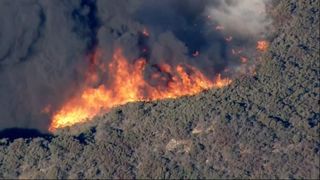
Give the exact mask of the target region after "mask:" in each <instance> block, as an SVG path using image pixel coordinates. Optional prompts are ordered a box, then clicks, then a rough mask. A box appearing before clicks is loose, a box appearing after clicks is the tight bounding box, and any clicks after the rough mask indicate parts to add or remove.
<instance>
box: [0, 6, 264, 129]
mask: <svg viewBox="0 0 320 180" xmlns="http://www.w3.org/2000/svg"><path fill="white" fill-rule="evenodd" d="M266 3H267V1H260V0H241V1H240V0H238V1H232V0H231V1H230V0H220V1H214V2H212V1H208V0H186V1H182V0H161V1H159V0H131V1H126V0H109V1H104V0H72V1H51V0H28V1H20V0H2V1H0V23H1V24H2V25H1V27H0V38H1V41H0V130H1V129H5V128H13V127H20V128H35V129H39V130H42V131H46V130H47V129H48V126H49V124H50V118H51V117H50V116H51V115H52V114H50V113H45V111H46V108H49V109H50V110H51V112H54V111H55V110H57V109H59V107H60V106H61V104H62V103H63V102H65V101H66V99H68V98H70V97H71V96H72V95H74V94H75V93H77V90H79V89H80V88H81V87H82V85H83V82H84V73H83V72H85V71H86V70H87V69H88V67H89V66H90V55H91V54H92V53H93V52H94V51H95V50H97V49H99V50H100V51H101V53H102V54H101V58H100V61H104V62H108V61H110V59H111V57H112V55H113V52H114V50H115V49H117V48H122V49H123V52H124V54H125V56H126V57H127V58H128V60H129V61H131V62H134V61H135V60H136V59H138V58H145V59H146V61H147V68H146V73H145V78H146V79H148V72H150V73H151V72H154V71H157V70H158V69H157V65H158V64H159V63H168V64H170V65H177V64H181V63H183V64H189V65H192V66H195V67H197V68H199V69H200V70H201V71H203V73H205V74H206V75H208V77H212V76H214V75H216V74H217V73H222V74H224V75H225V76H231V75H232V73H233V72H235V71H229V72H228V73H225V71H224V70H225V69H226V68H230V67H236V66H238V65H239V64H240V61H239V57H238V56H234V55H233V54H232V53H231V50H232V49H240V48H242V49H244V48H245V49H248V52H251V51H250V49H251V50H252V49H254V48H255V42H256V40H258V39H259V38H261V37H262V36H263V35H264V34H265V33H266V32H265V30H266V26H268V25H269V20H268V18H267V14H266V11H265V4H266ZM219 25H221V26H223V27H224V30H219V29H217V28H216V27H217V26H219ZM144 30H146V31H147V32H148V36H146V35H145V34H144V33H143V32H144ZM229 36H232V42H228V41H227V40H226V39H227V38H229ZM195 53H199V54H197V55H196V56H195V55H194V54H195ZM246 55H247V56H250V55H249V54H246ZM249 58H250V57H249ZM100 75H101V77H100V79H101V81H100V83H106V82H107V81H108V79H107V77H105V75H104V74H103V72H101V73H100ZM95 86H96V85H95ZM48 105H49V107H48Z"/></svg>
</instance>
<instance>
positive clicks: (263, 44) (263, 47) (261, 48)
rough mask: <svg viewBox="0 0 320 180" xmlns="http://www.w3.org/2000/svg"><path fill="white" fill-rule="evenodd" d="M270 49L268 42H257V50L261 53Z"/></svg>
mask: <svg viewBox="0 0 320 180" xmlns="http://www.w3.org/2000/svg"><path fill="white" fill-rule="evenodd" d="M268 48H269V43H268V41H265V40H261V41H258V42H257V50H259V51H261V52H266V51H267V50H268Z"/></svg>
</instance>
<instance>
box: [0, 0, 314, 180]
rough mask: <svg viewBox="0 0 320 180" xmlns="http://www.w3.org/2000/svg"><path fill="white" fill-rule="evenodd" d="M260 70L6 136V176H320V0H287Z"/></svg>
mask: <svg viewBox="0 0 320 180" xmlns="http://www.w3.org/2000/svg"><path fill="white" fill-rule="evenodd" d="M272 12H273V13H274V14H272V16H273V17H274V18H275V19H276V21H275V22H274V24H275V32H276V33H275V34H274V36H273V37H272V38H271V42H270V48H269V50H268V52H266V53H265V54H264V55H263V57H261V58H260V59H259V61H261V62H260V65H259V66H258V67H257V70H256V73H255V75H250V76H243V77H239V78H237V79H235V80H234V82H233V83H232V84H231V85H229V86H227V87H225V88H221V89H211V90H208V91H205V92H202V93H200V94H198V95H195V96H187V97H182V98H179V99H168V100H162V101H154V102H137V103H130V104H126V105H123V106H120V107H117V108H114V109H113V110H112V111H111V112H109V113H107V114H104V115H102V116H98V117H95V118H94V119H93V120H92V121H90V122H88V123H85V124H79V125H75V126H72V127H69V128H64V129H59V130H57V131H56V132H55V133H54V134H53V135H39V136H38V137H30V138H28V137H24V138H3V139H1V140H0V169H1V170H0V177H1V178H39V179H40V178H299V179H300V178H305V179H317V178H319V174H320V173H319V168H320V167H319V155H320V141H319V127H320V123H319V121H320V112H319V98H320V97H319V91H320V82H319V71H320V68H319V67H320V61H319V58H320V57H319V54H320V50H319V48H320V46H319V42H320V36H319V13H320V11H319V1H317V0H308V1H304V0H298V1H281V2H280V3H279V4H278V5H277V6H276V7H275V9H274V10H273V11H272Z"/></svg>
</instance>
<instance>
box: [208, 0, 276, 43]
mask: <svg viewBox="0 0 320 180" xmlns="http://www.w3.org/2000/svg"><path fill="white" fill-rule="evenodd" d="M267 2H268V0H241V1H240V0H222V1H219V3H216V4H215V5H214V6H211V7H209V8H208V10H207V12H208V14H209V15H210V16H211V17H212V20H214V21H216V22H218V23H219V24H220V25H222V26H224V27H225V28H226V31H227V32H229V33H231V34H235V33H236V34H238V35H242V36H245V37H246V38H250V37H252V36H253V37H257V36H262V35H264V34H265V33H266V30H267V29H268V27H270V24H271V20H270V18H269V17H268V16H267V12H266V3H267Z"/></svg>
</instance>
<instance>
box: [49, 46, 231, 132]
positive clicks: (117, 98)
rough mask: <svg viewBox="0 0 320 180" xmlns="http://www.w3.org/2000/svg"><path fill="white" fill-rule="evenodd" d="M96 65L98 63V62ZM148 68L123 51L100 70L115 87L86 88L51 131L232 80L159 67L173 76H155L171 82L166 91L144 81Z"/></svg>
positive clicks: (92, 74)
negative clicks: (125, 106) (130, 59)
mask: <svg viewBox="0 0 320 180" xmlns="http://www.w3.org/2000/svg"><path fill="white" fill-rule="evenodd" d="M94 58H96V57H94ZM93 61H94V62H95V63H98V62H97V61H96V60H93ZM145 64H146V61H145V60H144V59H139V60H137V61H136V62H135V63H134V64H129V63H128V61H127V59H126V58H125V57H124V56H123V55H122V52H121V50H116V51H115V53H114V56H113V59H112V61H111V62H110V63H109V64H108V65H104V64H102V65H100V64H99V65H98V66H99V67H100V68H102V67H106V68H107V71H106V72H108V75H109V77H110V78H111V79H112V82H111V84H108V86H106V85H100V86H99V87H97V88H91V87H85V88H83V90H82V91H81V92H80V93H79V94H78V95H76V96H74V97H73V98H72V99H70V100H68V101H67V102H66V103H65V104H64V105H63V106H62V107H61V109H60V110H59V111H57V112H56V113H55V114H54V115H53V119H52V123H51V126H50V128H49V130H50V131H54V130H55V129H57V128H63V127H66V126H71V125H74V124H76V123H82V122H85V121H88V120H89V119H90V118H92V117H94V116H95V115H97V114H99V113H102V112H107V111H108V110H110V109H111V108H112V107H116V106H119V105H122V104H126V103H128V102H135V101H153V100H159V99H166V98H177V97H181V96H185V95H193V94H196V93H199V92H201V91H203V90H205V89H209V88H213V87H223V86H226V85H228V84H230V83H231V80H230V79H227V78H225V79H224V78H222V77H221V75H218V76H217V77H215V78H214V79H208V78H207V77H206V76H205V75H203V74H202V73H201V72H200V71H199V70H198V69H196V68H195V67H192V66H183V65H178V66H176V67H172V66H170V65H168V64H162V65H159V67H160V70H161V72H162V73H167V74H170V78H169V79H168V78H167V79H166V78H165V77H163V76H162V75H161V74H160V73H154V74H151V78H152V79H155V80H159V81H161V80H167V83H166V84H167V85H166V86H165V87H162V86H157V87H155V86H151V85H150V84H148V82H146V80H145V79H144V68H145ZM187 70H188V71H187ZM189 71H190V73H189ZM87 76H88V77H87V80H88V81H89V82H90V81H96V79H97V74H96V73H95V72H92V71H90V73H87Z"/></svg>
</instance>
